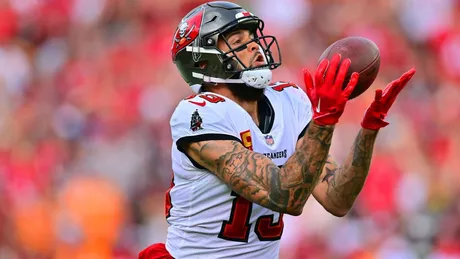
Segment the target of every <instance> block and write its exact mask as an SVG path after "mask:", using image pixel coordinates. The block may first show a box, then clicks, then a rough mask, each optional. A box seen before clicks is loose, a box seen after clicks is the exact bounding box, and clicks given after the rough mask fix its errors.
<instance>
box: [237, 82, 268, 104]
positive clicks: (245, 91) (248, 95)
mask: <svg viewBox="0 0 460 259" xmlns="http://www.w3.org/2000/svg"><path fill="white" fill-rule="evenodd" d="M228 88H229V89H230V91H231V92H232V94H233V95H235V97H237V98H238V99H240V100H242V101H258V100H260V99H261V98H262V96H263V95H264V90H265V89H257V88H254V87H250V86H247V85H245V84H228Z"/></svg>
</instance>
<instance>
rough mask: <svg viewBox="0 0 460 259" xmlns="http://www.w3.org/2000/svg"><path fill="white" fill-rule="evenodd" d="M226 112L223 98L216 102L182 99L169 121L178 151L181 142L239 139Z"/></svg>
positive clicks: (181, 144)
mask: <svg viewBox="0 0 460 259" xmlns="http://www.w3.org/2000/svg"><path fill="white" fill-rule="evenodd" d="M227 113H228V111H227V109H226V104H225V99H223V98H221V99H220V102H217V103H212V102H209V101H206V100H203V99H201V98H198V97H196V98H193V99H189V100H183V101H182V102H181V103H180V104H179V105H178V107H177V108H176V110H175V111H174V113H173V115H172V117H171V121H170V126H171V134H172V138H173V141H174V142H175V143H176V145H177V148H178V149H179V151H181V152H183V150H182V149H181V147H182V146H183V144H186V143H192V142H198V141H204V140H236V141H241V140H240V139H239V133H238V131H237V130H236V127H235V125H233V123H232V121H233V120H230V119H228V118H227V117H228V115H227Z"/></svg>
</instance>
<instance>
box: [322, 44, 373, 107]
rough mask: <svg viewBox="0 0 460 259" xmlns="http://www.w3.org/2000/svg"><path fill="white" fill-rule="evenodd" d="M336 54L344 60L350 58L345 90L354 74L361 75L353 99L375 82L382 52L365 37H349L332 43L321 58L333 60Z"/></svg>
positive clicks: (351, 97) (352, 95) (352, 94)
mask: <svg viewBox="0 0 460 259" xmlns="http://www.w3.org/2000/svg"><path fill="white" fill-rule="evenodd" d="M336 53H339V54H341V56H342V60H344V59H346V58H349V59H350V60H351V66H350V68H349V70H348V74H347V77H346V79H345V82H344V83H343V88H345V87H346V86H347V84H348V82H349V80H350V77H351V74H352V73H353V72H358V73H359V80H358V84H357V85H356V87H355V89H354V90H353V92H352V93H351V95H350V98H349V99H353V98H355V97H357V96H359V95H360V94H362V93H363V92H365V91H366V90H367V89H368V88H369V87H370V86H371V84H372V83H373V82H374V80H375V78H376V77H377V74H378V72H379V68H380V51H379V48H378V47H377V45H376V44H375V43H374V42H373V41H371V40H369V39H367V38H363V37H347V38H343V39H340V40H338V41H336V42H334V43H332V44H331V45H330V46H329V47H328V48H327V49H326V50H325V51H324V52H323V54H321V57H320V58H319V61H318V63H319V62H321V60H323V59H325V58H327V59H329V60H331V58H332V56H333V55H334V54H336Z"/></svg>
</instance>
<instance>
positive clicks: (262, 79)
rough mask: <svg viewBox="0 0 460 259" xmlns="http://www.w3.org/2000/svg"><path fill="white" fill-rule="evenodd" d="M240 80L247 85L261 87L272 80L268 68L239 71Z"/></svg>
mask: <svg viewBox="0 0 460 259" xmlns="http://www.w3.org/2000/svg"><path fill="white" fill-rule="evenodd" d="M241 80H242V81H243V82H244V83H245V84H246V85H247V86H249V87H253V88H257V89H263V88H265V87H267V86H268V85H269V84H270V81H271V80H272V71H271V70H270V69H268V68H264V69H255V70H246V71H243V72H241Z"/></svg>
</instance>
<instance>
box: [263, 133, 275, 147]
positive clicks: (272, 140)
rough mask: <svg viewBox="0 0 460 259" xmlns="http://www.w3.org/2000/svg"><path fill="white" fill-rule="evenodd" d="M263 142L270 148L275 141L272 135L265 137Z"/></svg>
mask: <svg viewBox="0 0 460 259" xmlns="http://www.w3.org/2000/svg"><path fill="white" fill-rule="evenodd" d="M265 142H266V143H267V144H268V145H270V146H271V145H273V144H275V140H274V139H273V137H272V135H266V136H265Z"/></svg>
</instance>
